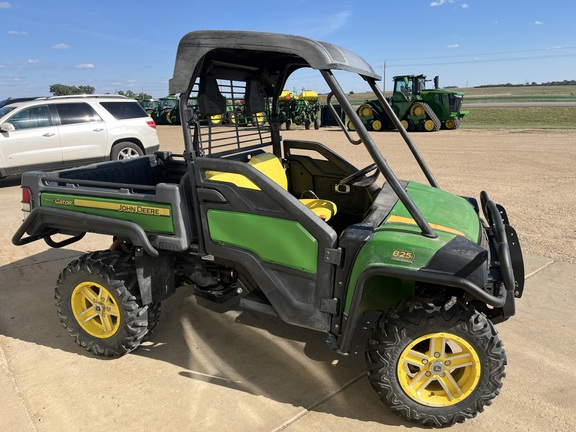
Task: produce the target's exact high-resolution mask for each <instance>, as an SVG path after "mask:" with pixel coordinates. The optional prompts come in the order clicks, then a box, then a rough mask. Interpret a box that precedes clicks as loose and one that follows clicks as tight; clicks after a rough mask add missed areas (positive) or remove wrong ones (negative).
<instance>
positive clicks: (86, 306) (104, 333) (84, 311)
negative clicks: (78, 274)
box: [70, 281, 120, 339]
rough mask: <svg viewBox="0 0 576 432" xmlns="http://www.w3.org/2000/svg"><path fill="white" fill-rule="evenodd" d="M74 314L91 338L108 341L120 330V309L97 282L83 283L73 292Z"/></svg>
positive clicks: (71, 300)
mask: <svg viewBox="0 0 576 432" xmlns="http://www.w3.org/2000/svg"><path fill="white" fill-rule="evenodd" d="M70 304H71V306H72V313H73V314H74V318H76V321H77V322H78V324H80V326H81V327H82V329H83V330H84V331H85V332H86V333H88V334H89V335H91V336H94V337H97V338H99V339H107V338H109V337H112V336H114V334H115V333H116V332H117V331H118V329H119V328H120V309H119V308H118V305H117V304H116V300H115V299H114V297H113V296H112V294H110V291H108V290H107V289H106V288H104V287H103V286H102V285H100V284H97V283H95V282H89V281H86V282H82V283H80V284H78V285H77V286H76V288H74V291H72V297H71V298H70Z"/></svg>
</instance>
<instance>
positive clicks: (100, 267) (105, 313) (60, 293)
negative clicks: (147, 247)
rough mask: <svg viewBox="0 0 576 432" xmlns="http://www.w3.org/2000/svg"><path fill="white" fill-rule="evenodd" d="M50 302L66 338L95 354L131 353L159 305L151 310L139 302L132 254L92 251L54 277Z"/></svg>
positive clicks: (156, 315) (154, 319) (153, 321)
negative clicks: (53, 292) (52, 294)
mask: <svg viewBox="0 0 576 432" xmlns="http://www.w3.org/2000/svg"><path fill="white" fill-rule="evenodd" d="M54 298H55V299H56V306H57V307H58V316H59V317H60V321H61V322H62V325H63V326H64V328H66V330H68V333H69V334H70V336H72V337H73V338H74V340H75V342H76V343H77V344H78V345H80V346H81V347H82V348H85V349H86V350H88V351H90V352H92V353H94V354H96V355H98V356H106V357H119V356H122V355H124V354H126V353H128V352H130V351H133V350H135V349H136V348H138V346H139V345H140V343H141V342H142V340H143V339H144V337H145V336H146V335H147V334H148V332H149V331H151V330H152V328H154V326H155V325H156V323H157V322H158V318H159V316H160V312H159V306H160V305H159V304H156V305H154V306H153V307H152V309H151V311H150V310H149V308H148V307H147V306H142V305H141V304H140V298H139V289H138V280H137V277H136V271H135V269H134V266H133V264H132V261H131V256H130V255H127V254H125V253H123V252H121V251H100V252H92V253H89V254H86V255H83V256H81V257H80V258H78V259H77V260H75V261H73V262H71V263H70V264H69V265H68V266H67V267H66V268H65V269H64V270H63V271H62V273H61V274H60V277H59V278H58V282H57V284H56V290H55V295H54ZM149 313H151V316H150V318H151V319H149Z"/></svg>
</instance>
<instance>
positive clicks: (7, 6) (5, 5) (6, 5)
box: [0, 2, 12, 9]
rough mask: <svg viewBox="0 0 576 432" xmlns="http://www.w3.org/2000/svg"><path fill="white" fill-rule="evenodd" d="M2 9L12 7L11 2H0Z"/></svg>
mask: <svg viewBox="0 0 576 432" xmlns="http://www.w3.org/2000/svg"><path fill="white" fill-rule="evenodd" d="M0 9H12V5H11V4H10V2H0Z"/></svg>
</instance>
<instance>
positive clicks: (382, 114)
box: [348, 75, 468, 132]
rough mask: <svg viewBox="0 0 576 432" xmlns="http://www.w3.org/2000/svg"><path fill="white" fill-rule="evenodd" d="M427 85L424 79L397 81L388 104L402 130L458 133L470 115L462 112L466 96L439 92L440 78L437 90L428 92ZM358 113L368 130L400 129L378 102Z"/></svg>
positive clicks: (369, 103)
mask: <svg viewBox="0 0 576 432" xmlns="http://www.w3.org/2000/svg"><path fill="white" fill-rule="evenodd" d="M426 81H427V80H426V76H424V75H399V76H395V77H394V91H393V93H392V97H391V98H390V99H389V100H388V103H389V105H390V106H391V107H392V109H393V110H394V113H395V114H396V116H397V117H398V118H399V119H400V121H401V123H402V127H403V128H404V129H407V130H409V131H419V132H434V131H437V130H440V129H441V128H442V129H458V127H459V126H460V120H461V119H462V118H463V117H464V116H465V115H466V114H468V111H463V110H462V109H461V108H462V101H463V98H464V93H461V92H457V91H453V90H446V89H441V88H439V85H438V82H439V81H438V77H435V78H434V88H433V89H426ZM357 113H358V115H359V116H360V119H361V120H362V123H364V126H366V127H367V128H368V130H374V131H380V130H385V129H394V128H395V127H396V125H395V124H394V122H393V120H392V119H391V118H390V117H389V116H388V114H387V113H386V110H385V108H384V106H383V105H382V103H381V102H380V100H378V99H375V100H368V101H366V102H364V104H362V105H361V106H360V107H359V108H358V110H357ZM348 128H349V129H350V130H354V124H353V123H352V122H349V123H348Z"/></svg>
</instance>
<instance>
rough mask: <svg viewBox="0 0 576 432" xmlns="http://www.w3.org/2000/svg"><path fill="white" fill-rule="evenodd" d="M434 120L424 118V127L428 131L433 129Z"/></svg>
mask: <svg viewBox="0 0 576 432" xmlns="http://www.w3.org/2000/svg"><path fill="white" fill-rule="evenodd" d="M434 126H435V125H434V121H433V120H426V121H425V122H424V129H426V130H427V131H428V132H432V131H433V130H434Z"/></svg>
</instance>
